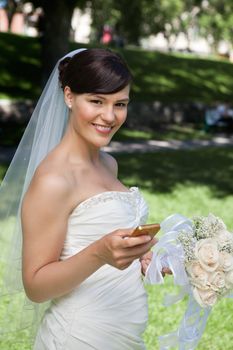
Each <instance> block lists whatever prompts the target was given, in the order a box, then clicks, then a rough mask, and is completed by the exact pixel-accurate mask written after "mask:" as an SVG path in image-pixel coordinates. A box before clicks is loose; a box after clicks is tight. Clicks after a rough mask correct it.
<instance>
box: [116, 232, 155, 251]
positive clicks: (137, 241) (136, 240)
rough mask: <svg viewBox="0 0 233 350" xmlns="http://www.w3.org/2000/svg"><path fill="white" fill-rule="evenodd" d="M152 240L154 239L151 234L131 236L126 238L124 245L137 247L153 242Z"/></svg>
mask: <svg viewBox="0 0 233 350" xmlns="http://www.w3.org/2000/svg"><path fill="white" fill-rule="evenodd" d="M151 241H152V239H151V237H150V236H149V235H142V236H137V237H129V238H128V239H127V240H124V242H123V246H124V247H125V248H131V247H136V246H139V245H143V244H146V243H148V242H151Z"/></svg>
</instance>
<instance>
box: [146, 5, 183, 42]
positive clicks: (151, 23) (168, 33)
mask: <svg viewBox="0 0 233 350" xmlns="http://www.w3.org/2000/svg"><path fill="white" fill-rule="evenodd" d="M143 3H144V6H143V21H144V34H145V35H150V34H154V35H156V34H158V33H163V35H164V37H165V39H166V40H167V43H168V47H169V48H171V46H172V43H173V41H174V40H175V39H176V37H177V35H178V34H179V33H180V18H181V14H182V13H183V11H184V1H182V0H157V1H153V2H152V3H151V2H150V1H149V0H143Z"/></svg>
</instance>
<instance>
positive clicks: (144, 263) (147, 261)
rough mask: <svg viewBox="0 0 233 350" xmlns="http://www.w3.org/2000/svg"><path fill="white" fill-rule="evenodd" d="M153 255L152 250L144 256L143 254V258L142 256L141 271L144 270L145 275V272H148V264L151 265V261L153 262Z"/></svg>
mask: <svg viewBox="0 0 233 350" xmlns="http://www.w3.org/2000/svg"><path fill="white" fill-rule="evenodd" d="M152 256H153V252H152V251H150V252H147V253H146V254H144V255H143V256H141V258H140V262H141V271H142V274H143V275H144V276H145V274H146V270H147V268H148V266H149V265H150V263H151V260H152Z"/></svg>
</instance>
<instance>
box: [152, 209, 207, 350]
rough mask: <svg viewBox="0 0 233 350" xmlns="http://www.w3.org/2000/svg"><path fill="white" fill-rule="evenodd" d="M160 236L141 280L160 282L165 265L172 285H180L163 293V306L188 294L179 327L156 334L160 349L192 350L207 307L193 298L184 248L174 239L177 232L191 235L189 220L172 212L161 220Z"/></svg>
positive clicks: (199, 333) (200, 333)
mask: <svg viewBox="0 0 233 350" xmlns="http://www.w3.org/2000/svg"><path fill="white" fill-rule="evenodd" d="M161 230H162V231H163V233H164V234H163V236H162V237H161V238H160V240H159V242H158V243H157V244H156V245H155V247H154V250H153V258H152V261H151V263H150V265H149V266H148V268H147V271H146V277H145V281H146V282H147V283H149V284H161V283H164V279H163V276H162V273H161V271H162V268H163V267H168V268H169V269H170V270H171V271H172V274H173V277H174V284H176V285H178V286H180V292H179V294H177V295H167V296H166V297H165V299H164V305H165V306H169V305H172V304H174V303H176V302H177V301H179V300H181V299H183V297H184V296H185V295H188V296H189V301H188V305H187V309H186V311H185V314H184V316H183V319H182V321H181V323H180V325H179V328H178V329H177V330H176V331H175V332H172V333H169V334H166V335H163V336H160V337H159V346H160V350H168V349H171V348H174V347H178V348H179V350H193V349H195V348H196V346H197V344H198V342H199V340H200V338H201V336H202V334H203V332H204V329H205V326H206V322H207V318H208V315H209V313H210V311H211V308H201V307H200V305H199V304H198V303H197V302H196V300H195V299H194V297H193V294H192V289H191V286H190V284H189V279H188V276H187V274H186V271H185V267H184V251H183V247H182V244H181V243H180V241H179V240H178V238H177V237H178V234H179V233H180V231H181V230H182V231H185V232H186V233H187V235H188V234H190V235H192V233H193V223H192V221H191V220H189V219H187V218H186V217H184V216H182V215H180V214H175V215H171V216H169V217H168V218H166V219H165V220H164V221H163V222H162V223H161Z"/></svg>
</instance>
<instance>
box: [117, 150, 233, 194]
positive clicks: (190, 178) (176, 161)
mask: <svg viewBox="0 0 233 350" xmlns="http://www.w3.org/2000/svg"><path fill="white" fill-rule="evenodd" d="M116 158H117V160H118V162H119V175H120V178H121V180H122V181H124V182H125V183H126V185H128V186H134V185H136V186H139V187H140V188H142V189H146V190H148V191H150V192H151V193H169V192H171V191H172V190H173V189H174V188H175V187H176V186H177V185H179V184H181V185H185V184H187V185H191V186H193V187H195V185H197V186H199V185H204V186H208V187H209V189H210V191H211V192H212V195H213V196H215V197H219V198H222V197H224V196H228V195H232V194H233V181H232V178H233V149H232V148H205V149H199V150H192V151H190V150H187V151H186V150H182V151H163V152H157V153H147V154H131V155H126V154H122V155H117V156H116Z"/></svg>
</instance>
